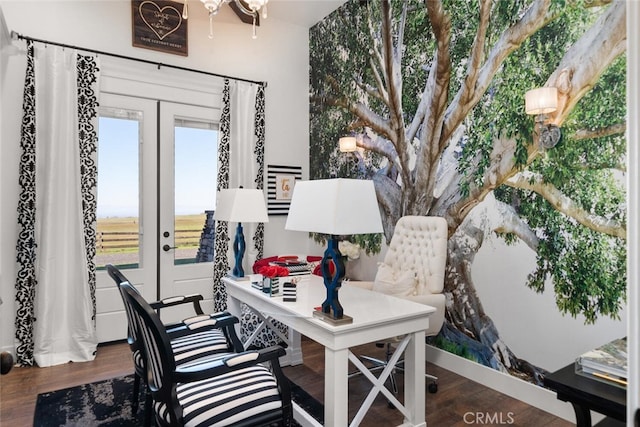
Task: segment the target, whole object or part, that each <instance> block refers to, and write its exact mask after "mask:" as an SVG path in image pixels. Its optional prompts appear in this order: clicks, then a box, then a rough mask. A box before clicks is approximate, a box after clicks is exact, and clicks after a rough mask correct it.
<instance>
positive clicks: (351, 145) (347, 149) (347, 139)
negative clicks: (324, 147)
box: [338, 136, 357, 153]
mask: <svg viewBox="0 0 640 427" xmlns="http://www.w3.org/2000/svg"><path fill="white" fill-rule="evenodd" d="M338 143H339V144H340V151H341V152H342V153H352V152H354V151H356V149H357V147H356V137H355V136H343V137H342V138H340V139H339V140H338Z"/></svg>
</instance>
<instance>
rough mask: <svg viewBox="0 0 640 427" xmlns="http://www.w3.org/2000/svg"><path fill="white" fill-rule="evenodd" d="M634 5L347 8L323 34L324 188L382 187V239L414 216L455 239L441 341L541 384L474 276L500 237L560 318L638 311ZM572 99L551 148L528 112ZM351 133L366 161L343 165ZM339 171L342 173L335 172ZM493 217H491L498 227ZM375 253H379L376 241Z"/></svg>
mask: <svg viewBox="0 0 640 427" xmlns="http://www.w3.org/2000/svg"><path fill="white" fill-rule="evenodd" d="M625 20H626V5H625V2H624V1H597V0H595V1H594V0H592V1H579V0H575V1H563V0H534V1H531V0H528V1H527V0H493V1H491V0H479V1H468V0H428V1H417V0H416V1H411V0H405V1H401V0H390V1H376V0H370V1H356V0H351V1H348V2H347V3H346V4H344V5H343V6H342V7H341V8H339V9H338V10H337V11H335V12H334V13H333V14H332V15H330V16H329V17H327V18H326V19H325V20H323V21H322V22H320V23H318V24H317V25H316V26H314V27H313V28H312V29H311V31H310V56H311V64H310V65H311V67H310V86H311V94H310V97H311V123H310V129H311V138H310V140H311V150H310V151H311V152H312V153H314V155H313V156H312V157H311V159H310V163H311V171H310V172H311V173H310V174H311V177H312V179H318V178H327V177H330V176H341V177H358V178H363V179H371V180H373V182H374V184H375V187H376V193H377V196H378V201H379V203H380V207H381V212H382V213H383V224H384V229H385V233H384V238H385V239H386V240H387V241H389V240H390V239H391V236H392V234H393V227H394V225H395V223H396V221H397V220H398V218H400V217H401V216H403V215H437V216H442V217H444V218H445V219H446V220H447V222H448V224H449V236H450V238H449V254H448V265H447V276H446V279H445V280H446V282H445V292H446V293H447V296H448V298H447V313H446V321H445V326H444V327H443V330H442V332H441V338H443V339H446V340H449V341H452V342H454V343H455V344H456V345H459V346H462V347H463V348H466V349H469V351H471V352H472V353H473V357H474V358H475V359H477V360H479V361H480V362H481V363H484V364H486V365H488V366H492V367H494V368H496V369H499V370H502V371H505V372H509V373H511V374H513V375H518V376H521V377H523V378H527V379H529V380H531V381H533V382H537V383H539V382H540V374H541V373H542V370H541V369H540V368H538V367H534V366H531V365H530V364H528V363H527V362H526V361H523V360H521V359H519V358H518V357H516V355H514V354H513V352H512V351H511V350H510V349H509V347H508V345H507V343H505V342H503V340H502V339H501V337H500V334H499V332H498V330H497V329H496V328H495V326H494V324H493V322H492V320H491V319H490V318H489V317H488V316H487V315H486V313H485V312H484V310H483V307H482V303H481V301H480V300H479V298H478V296H477V293H476V291H475V288H474V284H473V281H472V279H471V265H472V264H473V260H474V257H475V254H476V253H477V251H478V249H479V248H480V247H481V246H482V243H483V240H484V239H485V237H487V236H488V235H490V234H497V235H499V236H501V237H502V238H504V239H505V241H506V242H507V243H513V242H515V241H518V240H519V241H522V242H524V243H526V244H527V245H528V246H529V247H530V248H531V249H532V250H534V251H535V253H536V259H537V261H536V267H535V269H534V270H533V271H532V272H531V273H530V275H529V278H528V281H527V283H526V284H521V283H517V284H512V283H505V284H504V285H505V286H513V285H516V286H525V285H526V286H528V287H530V288H531V289H533V290H534V291H536V292H542V291H543V290H544V289H545V286H553V290H554V292H555V295H556V303H557V307H558V309H559V311H560V312H562V313H565V314H567V315H571V316H577V315H584V317H585V319H586V322H587V323H593V322H596V321H597V319H598V317H599V316H610V317H614V318H616V317H617V316H618V312H619V310H620V307H621V304H622V303H623V302H624V298H625V286H626V270H625V263H626V245H625V239H626V206H625V203H626V202H625V197H626V194H625V189H624V186H623V185H622V184H621V183H622V181H623V180H622V179H621V176H622V174H623V173H624V170H625V162H626V158H625V156H626V152H625V147H626V141H625V138H624V132H625V128H626V124H625V114H626V111H625V84H626V76H625V70H626V55H625V49H626V26H625ZM542 86H553V87H556V88H557V89H558V109H557V111H555V112H553V113H551V114H549V115H548V117H547V118H546V121H547V123H551V124H554V125H557V126H560V127H561V129H562V135H563V136H562V138H561V140H560V141H559V142H558V143H557V144H556V145H555V146H553V147H548V148H543V147H541V145H540V130H539V129H538V128H537V127H536V125H535V121H534V117H532V116H529V115H527V114H526V113H525V111H524V94H525V93H526V92H527V91H528V90H530V89H533V88H536V87H542ZM346 134H352V135H354V136H356V138H357V144H358V147H359V148H360V151H359V152H356V153H353V154H350V155H345V154H343V153H339V151H338V147H337V141H338V139H339V137H341V136H344V135H346ZM327 159H328V161H327ZM488 212H492V214H491V215H489V214H488ZM360 243H362V244H363V245H364V246H365V249H366V250H368V251H372V252H376V251H378V250H379V245H380V241H379V240H377V239H376V238H375V237H372V236H367V237H366V238H365V239H364V240H363V241H362V242H360Z"/></svg>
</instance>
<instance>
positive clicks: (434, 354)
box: [427, 345, 603, 424]
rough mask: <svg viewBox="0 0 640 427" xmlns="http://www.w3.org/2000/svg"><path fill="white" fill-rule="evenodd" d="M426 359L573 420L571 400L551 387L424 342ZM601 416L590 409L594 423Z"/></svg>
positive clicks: (558, 415)
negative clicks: (528, 380) (568, 400)
mask: <svg viewBox="0 0 640 427" xmlns="http://www.w3.org/2000/svg"><path fill="white" fill-rule="evenodd" d="M427 360H428V361H429V362H430V363H433V364H435V365H438V366H440V367H441V368H444V369H447V370H449V371H451V372H454V373H456V374H458V375H461V376H463V377H465V378H468V379H470V380H472V381H475V382H477V383H480V384H482V385H484V386H486V387H489V388H492V389H493V390H496V391H499V392H500V393H503V394H506V395H507V396H510V397H513V398H514V399H518V400H520V401H522V402H524V403H526V404H528V405H531V406H535V407H536V408H538V409H541V410H543V411H545V412H548V413H550V414H553V415H555V416H557V417H560V418H563V419H565V420H567V421H569V422H572V423H575V419H576V417H575V413H574V412H573V407H572V406H571V404H569V403H567V402H562V401H560V400H558V399H557V398H556V394H555V393H554V392H553V391H551V390H548V389H546V388H543V387H539V386H536V385H534V384H531V383H528V382H526V381H523V380H521V379H520V378H516V377H513V376H511V375H508V374H504V373H502V372H499V371H496V370H495V369H491V368H489V367H486V366H484V365H480V364H479V363H476V362H473V361H471V360H468V359H465V358H463V357H460V356H456V355H455V354H452V353H449V352H448V351H445V350H441V349H439V348H436V347H433V346H430V345H427ZM602 418H603V416H602V415H601V414H597V413H595V412H593V411H592V412H591V419H592V422H593V423H594V424H595V423H597V422H598V421H600V420H601V419H602Z"/></svg>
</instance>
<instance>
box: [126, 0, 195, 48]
mask: <svg viewBox="0 0 640 427" xmlns="http://www.w3.org/2000/svg"><path fill="white" fill-rule="evenodd" d="M131 12H132V18H133V19H132V22H133V45H134V46H136V47H144V48H147V49H153V50H158V51H162V52H167V53H174V54H178V55H184V56H187V53H188V50H187V48H188V47H187V20H185V19H182V10H181V7H180V5H179V4H177V3H174V2H172V1H165V0H132V1H131Z"/></svg>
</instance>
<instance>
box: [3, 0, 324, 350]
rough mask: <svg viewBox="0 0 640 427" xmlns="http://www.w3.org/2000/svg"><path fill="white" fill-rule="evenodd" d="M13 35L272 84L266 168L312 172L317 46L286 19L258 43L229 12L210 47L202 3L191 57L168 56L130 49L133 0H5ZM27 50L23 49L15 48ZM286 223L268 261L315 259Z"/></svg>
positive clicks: (17, 64) (10, 107) (278, 227)
mask: <svg viewBox="0 0 640 427" xmlns="http://www.w3.org/2000/svg"><path fill="white" fill-rule="evenodd" d="M0 8H1V10H2V12H3V14H4V17H5V20H6V23H7V27H8V29H9V30H12V31H16V32H17V33H20V34H22V35H24V36H28V37H33V38H37V39H43V40H50V41H53V42H58V43H64V44H69V45H76V46H80V47H85V48H89V49H95V50H100V51H104V52H110V53H117V54H120V55H125V56H130V57H139V58H144V59H148V60H151V61H157V62H161V63H165V64H172V65H177V66H181V67H186V68H194V69H199V70H204V71H208V72H213V73H218V74H224V75H230V76H234V77H239V78H245V79H250V80H257V81H266V82H267V84H268V86H267V89H266V112H265V115H266V147H265V165H266V164H288V165H297V166H302V169H303V179H307V178H308V171H309V89H308V80H309V77H308V76H309V46H308V29H307V28H305V27H301V26H297V25H292V24H289V23H286V22H283V21H278V19H277V16H275V14H274V13H271V16H269V18H268V19H267V20H263V21H262V25H261V26H260V27H259V29H258V39H257V40H252V39H251V27H250V26H249V25H246V24H241V23H240V21H239V20H237V18H236V17H235V15H233V13H232V12H231V11H230V10H227V9H228V8H226V7H225V10H223V11H221V12H220V14H219V15H218V16H217V17H216V18H215V26H214V32H215V37H214V40H209V38H208V37H207V34H208V17H207V14H206V11H205V10H204V8H203V7H202V6H201V4H200V2H196V1H192V2H190V8H189V9H190V10H189V34H188V39H189V56H188V57H182V56H177V55H169V54H162V53H158V52H154V51H151V50H147V49H141V48H134V47H133V46H132V45H131V10H130V8H131V2H130V1H129V0H83V1H56V0H43V1H31V0H26V1H25V0H19V1H18V0H10V1H7V0H2V1H0ZM14 44H15V45H18V46H24V42H14ZM24 67H25V59H24V54H23V53H21V54H19V55H13V56H10V57H7V56H6V55H4V54H3V64H2V67H1V68H0V70H1V71H2V75H1V76H0V83H1V86H0V95H1V97H0V98H1V101H2V119H1V122H0V123H2V128H1V130H0V132H1V133H0V135H1V140H0V144H1V145H0V163H1V164H2V168H1V169H0V201H1V202H0V225H1V227H2V229H1V230H2V236H1V239H0V271H1V272H2V274H1V276H0V296H1V297H2V299H3V301H4V304H3V305H2V306H1V307H0V347H1V348H2V349H3V350H4V349H9V350H11V351H13V350H12V347H13V345H14V342H13V335H14V326H13V325H14V316H15V304H14V301H13V300H14V282H15V276H16V264H15V245H16V239H17V231H18V230H17V224H16V207H17V201H18V162H19V155H20V150H19V140H20V121H21V110H22V86H23V83H24ZM285 219H286V217H272V218H271V219H270V222H269V223H267V224H265V255H271V254H278V253H284V252H287V253H291V252H293V253H307V252H309V250H310V248H311V245H312V243H311V241H310V240H309V239H307V235H306V233H298V232H288V231H284V221H285Z"/></svg>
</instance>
